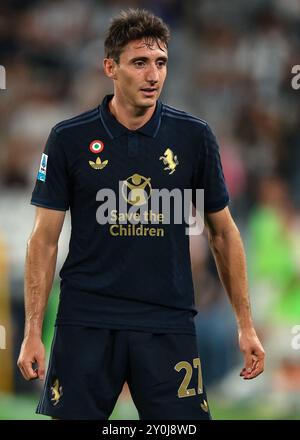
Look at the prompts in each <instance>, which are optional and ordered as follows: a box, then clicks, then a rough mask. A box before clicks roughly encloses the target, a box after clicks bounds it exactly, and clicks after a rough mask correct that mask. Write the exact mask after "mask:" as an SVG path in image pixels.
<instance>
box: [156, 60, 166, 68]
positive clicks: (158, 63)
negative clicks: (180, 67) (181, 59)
mask: <svg viewBox="0 0 300 440" xmlns="http://www.w3.org/2000/svg"><path fill="white" fill-rule="evenodd" d="M166 64H167V62H166V61H163V60H160V61H158V62H157V63H156V65H157V67H158V68H159V69H161V68H162V67H164V66H166Z"/></svg>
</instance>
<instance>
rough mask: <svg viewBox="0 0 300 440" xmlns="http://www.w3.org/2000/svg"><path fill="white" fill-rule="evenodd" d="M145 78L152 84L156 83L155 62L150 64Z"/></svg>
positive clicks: (157, 78) (157, 75)
mask: <svg viewBox="0 0 300 440" xmlns="http://www.w3.org/2000/svg"><path fill="white" fill-rule="evenodd" d="M146 80H147V81H148V82H150V83H152V84H156V83H157V82H158V80H159V72H158V68H157V66H156V64H150V65H149V67H148V69H147V73H146Z"/></svg>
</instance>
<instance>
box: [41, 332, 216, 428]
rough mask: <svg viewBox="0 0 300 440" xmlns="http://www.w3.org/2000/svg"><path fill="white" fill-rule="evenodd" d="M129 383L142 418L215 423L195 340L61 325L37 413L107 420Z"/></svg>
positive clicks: (188, 336) (66, 417)
mask: <svg viewBox="0 0 300 440" xmlns="http://www.w3.org/2000/svg"><path fill="white" fill-rule="evenodd" d="M125 381H127V383H128V386H129V389H130V392H131V396H132V398H133V401H134V404H135V406H136V408H137V410H138V413H139V417H140V419H144V420H145V419H146V420H159V419H161V420H202V419H204V420H205V419H206V420H207V419H210V418H211V416H210V412H209V408H208V404H207V398H206V393H205V389H204V386H203V383H202V374H201V364H200V359H199V356H198V350H197V343H196V336H194V335H188V334H168V333H146V332H142V331H140V332H138V331H132V330H111V329H101V328H92V327H81V326H67V325H66V326H58V327H56V330H55V335H54V339H53V342H52V348H51V356H50V361H49V367H48V371H47V376H46V380H45V386H44V390H43V393H42V396H41V399H40V402H39V404H38V407H37V413H39V414H45V415H48V416H52V417H54V418H58V419H81V420H82V419H89V420H107V419H108V418H109V417H110V415H111V413H112V411H113V409H114V406H115V403H116V401H117V399H118V396H119V394H120V393H121V391H122V388H123V385H124V382H125Z"/></svg>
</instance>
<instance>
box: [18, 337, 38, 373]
mask: <svg viewBox="0 0 300 440" xmlns="http://www.w3.org/2000/svg"><path fill="white" fill-rule="evenodd" d="M33 364H37V368H36V369H33ZM17 365H18V367H19V369H20V371H21V373H22V375H23V377H24V379H26V380H33V379H37V378H39V379H41V380H43V379H44V376H45V347H44V344H43V343H42V341H41V338H40V337H38V336H28V337H26V338H24V341H23V343H22V346H21V351H20V355H19V359H18V362H17Z"/></svg>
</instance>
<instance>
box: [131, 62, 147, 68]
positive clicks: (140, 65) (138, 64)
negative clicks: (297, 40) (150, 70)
mask: <svg viewBox="0 0 300 440" xmlns="http://www.w3.org/2000/svg"><path fill="white" fill-rule="evenodd" d="M134 65H135V67H136V68H138V69H141V68H143V67H144V66H145V62H144V61H135V62H134Z"/></svg>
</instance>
